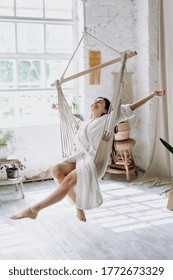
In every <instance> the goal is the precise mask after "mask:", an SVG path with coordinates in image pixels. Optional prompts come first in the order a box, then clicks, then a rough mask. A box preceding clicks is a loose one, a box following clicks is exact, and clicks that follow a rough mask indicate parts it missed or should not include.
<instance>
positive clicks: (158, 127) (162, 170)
mask: <svg viewBox="0 0 173 280" xmlns="http://www.w3.org/2000/svg"><path fill="white" fill-rule="evenodd" d="M158 18H159V23H158V26H159V30H158V67H159V77H158V80H159V89H165V90H166V96H164V97H162V98H157V100H156V103H155V106H154V109H153V113H152V116H151V118H152V119H153V125H152V128H151V129H153V141H152V143H151V145H152V147H153V149H152V157H151V161H150V165H149V167H148V169H147V171H146V173H145V174H144V176H143V177H142V179H140V182H141V183H146V184H147V185H149V186H152V185H153V186H154V185H155V186H157V185H158V186H160V185H165V186H166V185H170V182H171V176H173V155H172V154H170V153H169V152H168V151H167V149H166V148H165V147H164V146H163V145H162V143H161V142H160V138H163V139H164V140H165V141H167V142H168V143H169V144H170V145H172V146H173V36H172V27H173V1H172V0H166V1H165V0H159V16H158Z"/></svg>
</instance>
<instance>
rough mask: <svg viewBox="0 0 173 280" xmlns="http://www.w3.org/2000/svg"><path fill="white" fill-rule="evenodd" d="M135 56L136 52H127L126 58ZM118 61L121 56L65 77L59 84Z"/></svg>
mask: <svg viewBox="0 0 173 280" xmlns="http://www.w3.org/2000/svg"><path fill="white" fill-rule="evenodd" d="M135 55H137V52H136V51H135V52H129V53H127V58H131V57H133V56H135ZM119 61H121V56H120V57H117V58H115V59H112V60H110V61H107V62H105V63H102V64H99V65H97V66H94V67H92V68H89V69H87V70H84V71H82V72H79V73H77V74H74V75H72V76H69V77H67V78H64V79H62V80H60V81H59V83H60V84H64V83H66V82H68V81H71V80H74V79H77V78H79V77H81V76H84V75H86V74H88V73H90V72H93V71H95V70H98V69H101V68H103V67H106V66H109V65H111V64H114V63H117V62H119ZM51 86H55V84H54V83H53V84H51Z"/></svg>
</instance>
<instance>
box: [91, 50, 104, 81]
mask: <svg viewBox="0 0 173 280" xmlns="http://www.w3.org/2000/svg"><path fill="white" fill-rule="evenodd" d="M99 64H101V52H100V51H94V50H90V51H89V66H90V67H94V66H97V65H99ZM100 74H101V71H100V69H98V70H95V71H93V72H90V79H89V84H90V85H100Z"/></svg>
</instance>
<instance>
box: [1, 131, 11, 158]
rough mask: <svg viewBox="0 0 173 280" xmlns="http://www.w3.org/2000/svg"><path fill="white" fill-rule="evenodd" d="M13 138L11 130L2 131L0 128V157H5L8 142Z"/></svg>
mask: <svg viewBox="0 0 173 280" xmlns="http://www.w3.org/2000/svg"><path fill="white" fill-rule="evenodd" d="M12 139H13V132H12V131H10V130H7V131H6V132H2V131H1V130H0V159H7V153H8V149H7V148H8V144H9V143H10V142H11V141H12Z"/></svg>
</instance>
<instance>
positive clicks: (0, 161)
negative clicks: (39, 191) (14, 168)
mask: <svg viewBox="0 0 173 280" xmlns="http://www.w3.org/2000/svg"><path fill="white" fill-rule="evenodd" d="M18 162H19V160H18V159H0V166H1V165H8V164H14V163H18ZM7 185H15V186H16V191H18V190H19V185H20V190H21V193H22V198H24V197H25V194H24V190H23V179H22V177H18V178H16V179H8V178H3V179H0V186H7Z"/></svg>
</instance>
